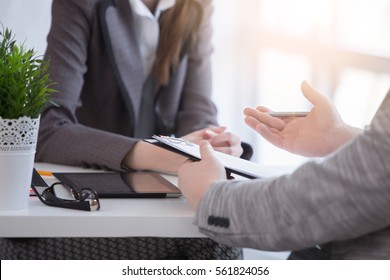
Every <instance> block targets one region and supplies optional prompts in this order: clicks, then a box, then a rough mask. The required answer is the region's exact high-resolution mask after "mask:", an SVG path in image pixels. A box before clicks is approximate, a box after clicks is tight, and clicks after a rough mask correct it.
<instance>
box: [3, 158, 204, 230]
mask: <svg viewBox="0 0 390 280" xmlns="http://www.w3.org/2000/svg"><path fill="white" fill-rule="evenodd" d="M35 167H36V168H37V169H43V170H50V171H53V172H78V171H79V172H87V171H91V172H93V171H92V170H89V169H82V168H78V167H69V166H62V165H54V164H45V163H36V164H35ZM166 178H167V179H168V180H170V181H171V182H172V183H174V184H176V183H177V178H176V177H174V176H166ZM100 204H101V209H100V210H99V211H92V212H86V211H78V210H72V209H64V208H57V207H50V206H46V205H44V204H43V203H42V202H40V201H39V199H38V198H37V197H30V198H29V206H28V208H27V209H24V210H17V211H0V237H131V236H151V237H204V235H202V234H200V233H199V231H198V228H197V227H196V226H194V225H193V224H192V221H193V217H194V211H193V210H192V209H191V207H190V205H189V204H188V203H187V202H186V200H185V198H184V197H179V198H161V199H160V198H151V199H144V198H141V199H140V198H136V199H134V198H133V199H100Z"/></svg>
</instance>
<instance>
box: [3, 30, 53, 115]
mask: <svg viewBox="0 0 390 280" xmlns="http://www.w3.org/2000/svg"><path fill="white" fill-rule="evenodd" d="M48 67H49V62H48V61H45V60H44V59H42V58H41V57H39V56H37V54H36V51H34V49H33V48H30V49H27V48H26V47H25V45H24V44H17V42H16V40H15V39H14V35H13V34H12V31H11V30H10V29H8V28H5V29H4V27H3V28H2V30H0V116H1V117H3V118H9V119H13V118H19V117H22V116H28V117H31V118H35V117H38V116H39V114H40V113H41V112H42V111H43V110H44V109H45V108H46V106H48V104H49V99H50V94H51V93H53V92H56V91H55V90H54V89H53V88H52V86H53V85H54V83H53V82H52V81H51V80H50V77H49V74H48Z"/></svg>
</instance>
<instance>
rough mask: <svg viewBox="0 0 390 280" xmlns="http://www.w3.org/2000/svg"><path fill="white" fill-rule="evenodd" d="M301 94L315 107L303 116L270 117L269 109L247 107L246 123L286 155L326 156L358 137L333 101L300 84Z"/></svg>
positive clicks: (245, 112)
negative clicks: (343, 119) (345, 121)
mask: <svg viewBox="0 0 390 280" xmlns="http://www.w3.org/2000/svg"><path fill="white" fill-rule="evenodd" d="M301 89H302V93H303V95H304V96H305V97H306V98H307V99H308V100H309V101H310V102H311V103H312V104H313V105H314V107H313V109H312V110H311V112H310V113H309V114H308V115H307V116H306V117H299V118H295V117H287V118H277V117H272V116H270V115H269V114H267V112H269V111H270V110H269V109H268V108H265V107H262V106H259V107H257V108H256V109H252V108H246V109H245V110H244V114H245V115H246V118H245V122H246V124H247V125H249V126H250V127H251V128H253V129H254V130H256V132H258V133H259V134H260V135H261V136H263V137H264V138H265V139H266V140H267V141H269V142H270V143H272V144H273V145H275V146H276V147H279V148H281V149H284V150H286V151H288V152H291V153H294V154H298V155H303V156H310V157H322V156H325V155H327V154H329V153H331V152H333V151H334V150H336V149H337V148H339V147H340V146H341V145H343V144H344V143H345V142H347V141H349V140H350V139H351V138H353V137H354V136H356V135H357V133H358V132H359V130H358V129H355V128H352V127H350V126H348V125H346V124H345V123H344V122H343V121H342V119H341V117H340V115H339V114H338V112H337V110H336V107H335V106H334V105H333V103H332V101H331V100H330V99H329V98H328V97H326V96H324V95H322V94H320V93H319V92H318V91H317V90H315V89H314V88H313V87H311V86H310V85H309V84H308V83H307V82H303V83H302V86H301Z"/></svg>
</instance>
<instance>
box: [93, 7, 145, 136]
mask: <svg viewBox="0 0 390 280" xmlns="http://www.w3.org/2000/svg"><path fill="white" fill-rule="evenodd" d="M99 17H100V23H101V26H102V31H103V38H104V41H105V45H106V47H107V50H108V53H109V57H110V60H111V62H112V66H113V69H114V72H115V76H116V78H117V81H118V85H119V87H120V90H121V93H122V96H123V99H124V100H125V103H126V107H127V109H128V110H129V112H130V115H131V116H132V127H133V131H134V129H135V126H136V124H137V123H138V115H139V108H140V107H141V98H142V87H143V79H144V77H143V64H142V60H141V55H140V50H139V47H138V43H137V39H136V38H137V37H136V33H135V32H136V30H137V28H136V26H134V22H133V14H132V11H131V10H130V4H129V2H128V1H116V0H105V1H103V2H102V4H101V6H100V7H99Z"/></svg>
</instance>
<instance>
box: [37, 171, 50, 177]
mask: <svg viewBox="0 0 390 280" xmlns="http://www.w3.org/2000/svg"><path fill="white" fill-rule="evenodd" d="M37 172H38V174H39V175H41V176H53V173H52V172H50V171H45V170H37Z"/></svg>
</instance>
